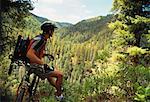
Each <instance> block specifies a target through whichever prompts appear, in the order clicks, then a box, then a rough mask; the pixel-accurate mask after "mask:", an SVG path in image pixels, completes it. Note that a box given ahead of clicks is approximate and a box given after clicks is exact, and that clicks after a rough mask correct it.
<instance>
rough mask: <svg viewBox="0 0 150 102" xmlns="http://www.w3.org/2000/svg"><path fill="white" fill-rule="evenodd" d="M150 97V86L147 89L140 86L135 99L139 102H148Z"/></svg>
mask: <svg viewBox="0 0 150 102" xmlns="http://www.w3.org/2000/svg"><path fill="white" fill-rule="evenodd" d="M149 97H150V86H147V87H142V86H139V87H138V89H137V92H136V96H135V98H134V99H135V100H136V101H138V102H146V101H150V100H149Z"/></svg>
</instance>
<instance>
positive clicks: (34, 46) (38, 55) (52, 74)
mask: <svg viewBox="0 0 150 102" xmlns="http://www.w3.org/2000/svg"><path fill="white" fill-rule="evenodd" d="M55 28H57V27H56V26H55V25H53V24H52V23H49V22H46V23H43V24H42V25H41V30H42V31H43V33H42V34H40V35H38V36H36V37H35V38H33V39H32V40H31V42H30V44H29V48H28V52H27V57H28V59H29V60H30V63H31V64H39V65H43V66H44V69H46V71H45V72H46V73H45V75H46V78H47V79H48V81H49V83H50V84H51V85H53V86H54V87H55V88H56V90H57V91H56V92H55V96H56V98H57V99H58V100H62V99H63V95H62V90H61V85H62V79H63V74H62V72H60V71H58V70H53V69H50V68H49V67H48V65H47V64H46V63H45V62H44V61H43V60H42V58H43V57H44V51H45V45H46V42H47V40H48V39H49V38H51V37H52V36H53V33H54V30H55ZM53 78H56V81H55V80H54V79H53Z"/></svg>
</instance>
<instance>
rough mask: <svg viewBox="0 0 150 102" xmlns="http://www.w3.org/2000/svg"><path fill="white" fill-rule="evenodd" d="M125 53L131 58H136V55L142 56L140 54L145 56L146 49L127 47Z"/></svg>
mask: <svg viewBox="0 0 150 102" xmlns="http://www.w3.org/2000/svg"><path fill="white" fill-rule="evenodd" d="M127 53H129V55H131V56H136V55H142V54H145V53H146V49H141V48H139V47H136V46H134V47H129V48H128V49H127Z"/></svg>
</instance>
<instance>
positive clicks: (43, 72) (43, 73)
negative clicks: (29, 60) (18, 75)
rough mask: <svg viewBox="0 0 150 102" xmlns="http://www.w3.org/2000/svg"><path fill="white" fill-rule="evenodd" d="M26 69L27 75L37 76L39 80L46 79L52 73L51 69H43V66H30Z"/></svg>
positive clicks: (52, 69)
mask: <svg viewBox="0 0 150 102" xmlns="http://www.w3.org/2000/svg"><path fill="white" fill-rule="evenodd" d="M26 69H27V71H29V73H31V74H32V73H34V74H36V75H37V76H39V77H40V78H41V79H45V78H47V77H48V76H49V75H50V74H51V73H52V72H53V71H54V68H53V67H52V68H51V67H50V68H46V69H44V66H43V65H38V64H30V66H27V67H26Z"/></svg>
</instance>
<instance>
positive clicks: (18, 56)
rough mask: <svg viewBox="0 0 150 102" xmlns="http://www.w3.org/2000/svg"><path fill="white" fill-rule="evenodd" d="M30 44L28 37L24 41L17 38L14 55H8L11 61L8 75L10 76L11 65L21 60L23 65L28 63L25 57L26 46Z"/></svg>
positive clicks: (20, 37) (19, 37) (21, 38)
mask: <svg viewBox="0 0 150 102" xmlns="http://www.w3.org/2000/svg"><path fill="white" fill-rule="evenodd" d="M29 44H30V39H29V37H28V38H26V39H24V38H23V37H22V36H21V35H19V36H18V39H17V42H16V45H15V50H14V53H13V54H11V55H9V58H10V59H11V64H10V68H9V71H8V74H9V75H10V74H11V72H12V69H13V63H15V62H17V61H19V60H21V61H23V62H25V63H27V62H29V59H28V58H27V57H26V54H27V51H28V46H29Z"/></svg>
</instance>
